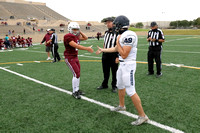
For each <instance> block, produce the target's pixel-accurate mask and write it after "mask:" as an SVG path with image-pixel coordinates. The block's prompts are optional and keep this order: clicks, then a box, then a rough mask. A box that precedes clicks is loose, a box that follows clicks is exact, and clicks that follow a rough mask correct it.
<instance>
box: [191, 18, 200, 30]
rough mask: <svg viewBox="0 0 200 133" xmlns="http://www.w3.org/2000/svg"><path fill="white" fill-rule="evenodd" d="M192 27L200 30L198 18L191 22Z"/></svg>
mask: <svg viewBox="0 0 200 133" xmlns="http://www.w3.org/2000/svg"><path fill="white" fill-rule="evenodd" d="M193 25H194V26H196V27H198V28H200V17H199V18H197V19H195V20H194V21H193Z"/></svg>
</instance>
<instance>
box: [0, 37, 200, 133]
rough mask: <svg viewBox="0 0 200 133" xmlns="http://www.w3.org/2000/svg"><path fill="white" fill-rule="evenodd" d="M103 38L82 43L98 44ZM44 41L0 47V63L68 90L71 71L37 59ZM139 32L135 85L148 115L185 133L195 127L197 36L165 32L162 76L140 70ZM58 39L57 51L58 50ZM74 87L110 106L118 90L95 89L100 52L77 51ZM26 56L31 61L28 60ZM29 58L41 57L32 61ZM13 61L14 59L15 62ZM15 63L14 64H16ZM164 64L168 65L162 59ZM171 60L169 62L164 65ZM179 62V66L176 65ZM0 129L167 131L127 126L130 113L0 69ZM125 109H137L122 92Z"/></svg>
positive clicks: (199, 63) (199, 103)
mask: <svg viewBox="0 0 200 133" xmlns="http://www.w3.org/2000/svg"><path fill="white" fill-rule="evenodd" d="M102 43H103V40H100V41H97V40H88V41H83V42H81V44H82V45H85V46H90V45H94V49H95V50H97V48H96V47H95V46H96V45H99V46H102ZM44 49H45V48H44V45H37V46H34V47H31V48H28V49H25V50H24V49H22V48H17V49H14V50H13V51H5V52H0V67H6V68H7V69H9V70H12V71H14V72H17V73H20V74H23V75H26V76H28V77H31V78H34V79H37V80H39V81H42V82H45V83H48V84H51V85H54V86H57V87H60V88H63V89H66V90H69V91H72V88H71V79H72V73H71V71H70V70H69V68H68V67H67V66H66V64H65V63H64V62H63V61H62V62H59V63H54V64H52V63H50V62H42V61H45V59H46V53H45V52H44ZM147 49H148V45H147V42H146V37H145V36H139V44H138V54H137V61H138V63H137V71H136V75H135V77H136V79H135V80H136V90H137V93H138V94H139V96H140V98H141V100H142V105H143V107H144V110H145V112H146V114H147V115H148V116H149V118H150V119H151V120H154V121H156V122H159V123H161V124H164V125H167V126H170V127H173V128H176V129H179V130H181V131H183V132H187V133H199V132H200V123H199V121H200V111H199V110H200V76H199V75H200V36H178V35H177V36H166V42H165V43H164V46H163V52H162V62H163V64H165V65H163V71H162V72H163V77H161V78H156V77H155V76H146V73H147V64H145V62H146V60H147V59H146V58H147ZM63 51H64V46H63V44H62V43H61V44H60V49H59V52H60V53H61V55H63V54H62V53H63ZM79 55H81V56H79V59H80V62H81V85H80V88H81V90H83V91H84V92H85V93H86V97H88V98H91V99H94V100H97V101H100V102H102V103H105V104H109V105H112V106H115V105H117V104H118V95H117V94H115V93H111V86H110V83H109V89H106V90H102V91H97V90H96V87H98V86H99V85H100V84H101V82H102V79H103V74H102V67H101V62H100V60H101V55H99V56H97V55H95V53H93V54H89V53H87V52H86V51H79ZM28 61H31V62H28ZM33 61H41V62H40V63H38V62H33ZM18 63H19V64H18ZM17 64H18V65H17ZM166 64H169V65H166ZM170 64H171V66H170ZM177 64H182V65H181V67H177V66H180V65H177ZM185 66H186V67H185ZM0 78H1V80H0V101H1V102H0V132H26V133H29V132H38V133H43V132H56V133H66V132H71V133H73V132H84V133H85V132H86V133H122V132H126V133H165V132H166V133H167V132H169V131H166V130H163V129H161V128H158V127H156V126H153V125H150V124H144V125H142V126H137V127H135V126H131V125H130V123H131V122H132V121H134V120H135V119H133V118H130V117H128V116H125V115H122V114H120V113H116V112H110V110H109V109H107V108H103V107H101V106H99V105H97V104H94V103H90V102H88V101H85V100H75V99H74V98H73V97H72V96H71V95H68V94H66V93H63V92H60V91H57V90H54V89H52V88H49V87H47V86H44V85H41V84H38V83H35V82H32V81H30V80H28V79H24V78H22V77H19V76H17V75H14V74H12V73H9V72H7V71H4V70H1V69H0ZM125 102H126V107H127V111H128V112H131V113H133V114H137V112H136V110H135V108H134V107H133V104H132V103H131V100H130V98H129V97H128V96H126V100H125Z"/></svg>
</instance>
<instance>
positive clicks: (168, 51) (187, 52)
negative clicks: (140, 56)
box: [138, 49, 200, 54]
mask: <svg viewBox="0 0 200 133" xmlns="http://www.w3.org/2000/svg"><path fill="white" fill-rule="evenodd" d="M138 50H139V51H148V49H138ZM163 52H167V53H184V54H185V53H186V54H200V52H191V51H173V50H163Z"/></svg>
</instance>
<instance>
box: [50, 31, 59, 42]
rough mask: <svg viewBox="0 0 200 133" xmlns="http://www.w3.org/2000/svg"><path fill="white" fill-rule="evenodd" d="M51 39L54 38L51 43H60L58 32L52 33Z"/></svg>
mask: <svg viewBox="0 0 200 133" xmlns="http://www.w3.org/2000/svg"><path fill="white" fill-rule="evenodd" d="M50 39H51V40H52V42H51V44H58V37H57V34H56V33H53V34H52V35H51V38H50Z"/></svg>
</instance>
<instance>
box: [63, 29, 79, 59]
mask: <svg viewBox="0 0 200 133" xmlns="http://www.w3.org/2000/svg"><path fill="white" fill-rule="evenodd" d="M71 41H74V42H75V43H77V44H78V45H79V44H80V40H79V37H78V36H75V35H73V34H71V33H68V34H66V35H65V36H64V45H65V51H64V56H65V58H66V57H68V56H78V49H76V48H74V47H72V46H70V45H69V42H71Z"/></svg>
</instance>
